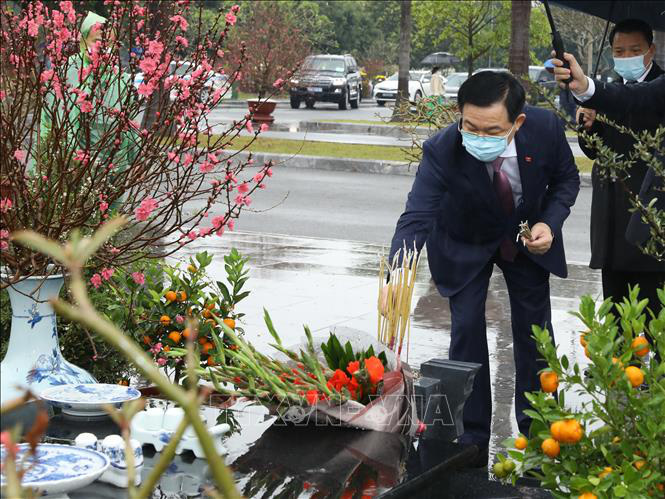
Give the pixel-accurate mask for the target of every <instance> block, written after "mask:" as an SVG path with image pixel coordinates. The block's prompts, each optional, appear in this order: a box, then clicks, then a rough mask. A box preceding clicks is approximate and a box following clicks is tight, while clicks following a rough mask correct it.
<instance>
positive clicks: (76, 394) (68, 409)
mask: <svg viewBox="0 0 665 499" xmlns="http://www.w3.org/2000/svg"><path fill="white" fill-rule="evenodd" d="M39 396H40V397H41V398H43V399H44V400H46V401H47V402H48V403H50V404H51V405H53V406H54V407H59V408H60V409H62V412H64V413H65V414H69V415H71V416H86V417H90V416H104V415H106V412H105V411H104V408H103V406H104V405H106V404H110V405H112V406H115V407H120V406H121V405H122V404H123V403H124V402H128V401H130V400H136V399H138V398H140V397H141V392H139V391H138V390H137V389H136V388H130V387H128V386H122V385H111V384H104V383H90V384H85V385H76V384H74V385H58V386H54V387H52V388H47V389H46V390H44V391H43V392H41V393H40V394H39Z"/></svg>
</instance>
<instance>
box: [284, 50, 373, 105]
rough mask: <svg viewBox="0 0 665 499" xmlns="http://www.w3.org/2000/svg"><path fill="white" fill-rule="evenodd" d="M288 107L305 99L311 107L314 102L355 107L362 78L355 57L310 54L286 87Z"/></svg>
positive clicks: (360, 95)
mask: <svg viewBox="0 0 665 499" xmlns="http://www.w3.org/2000/svg"><path fill="white" fill-rule="evenodd" d="M289 97H290V101H291V108H292V109H298V108H299V107H300V103H301V102H303V101H304V102H305V106H306V107H307V108H308V109H312V108H313V107H314V104H315V103H316V102H336V103H337V105H338V106H339V108H340V109H348V108H349V107H350V108H351V109H357V108H358V106H359V104H360V101H361V100H362V78H361V75H360V70H359V69H358V64H357V63H356V60H355V59H354V58H353V57H352V56H351V55H349V54H345V55H311V56H309V57H307V58H305V61H304V62H303V65H302V67H301V69H300V71H299V72H298V73H297V74H296V75H294V77H293V78H291V81H290V86H289Z"/></svg>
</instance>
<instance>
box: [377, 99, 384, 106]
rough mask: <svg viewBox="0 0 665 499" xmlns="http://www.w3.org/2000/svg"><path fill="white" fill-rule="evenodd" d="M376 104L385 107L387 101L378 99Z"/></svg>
mask: <svg viewBox="0 0 665 499" xmlns="http://www.w3.org/2000/svg"><path fill="white" fill-rule="evenodd" d="M376 105H377V106H379V107H384V106H385V105H386V101H384V100H378V101H376Z"/></svg>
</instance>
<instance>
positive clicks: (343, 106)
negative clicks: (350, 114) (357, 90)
mask: <svg viewBox="0 0 665 499" xmlns="http://www.w3.org/2000/svg"><path fill="white" fill-rule="evenodd" d="M337 105H338V106H339V110H340V111H344V110H345V109H348V108H349V105H350V101H349V89H348V88H347V89H346V92H344V95H343V96H342V100H340V101H339V102H338V103H337Z"/></svg>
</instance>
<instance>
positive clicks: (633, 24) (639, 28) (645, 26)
mask: <svg viewBox="0 0 665 499" xmlns="http://www.w3.org/2000/svg"><path fill="white" fill-rule="evenodd" d="M617 33H642V35H643V36H644V39H645V40H646V41H647V44H648V45H649V47H651V44H653V28H652V27H651V26H650V25H649V23H648V22H646V21H642V19H624V20H623V21H619V22H618V23H617V24H616V26H614V28H612V31H610V45H613V44H614V35H616V34H617Z"/></svg>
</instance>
